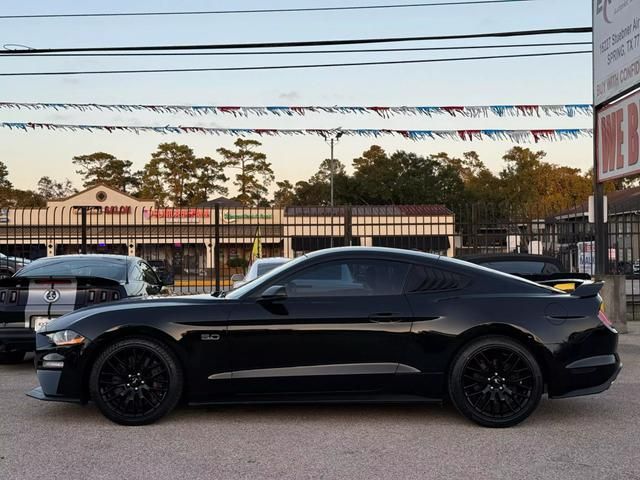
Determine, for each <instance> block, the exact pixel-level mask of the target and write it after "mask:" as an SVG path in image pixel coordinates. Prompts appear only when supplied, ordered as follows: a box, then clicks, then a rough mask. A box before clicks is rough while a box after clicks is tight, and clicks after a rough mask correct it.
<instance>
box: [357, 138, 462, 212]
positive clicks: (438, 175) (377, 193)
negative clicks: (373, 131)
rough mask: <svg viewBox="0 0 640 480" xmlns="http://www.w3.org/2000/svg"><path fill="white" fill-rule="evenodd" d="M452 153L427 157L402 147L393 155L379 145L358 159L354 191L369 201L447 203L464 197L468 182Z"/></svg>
mask: <svg viewBox="0 0 640 480" xmlns="http://www.w3.org/2000/svg"><path fill="white" fill-rule="evenodd" d="M450 160H451V159H449V157H448V155H447V154H445V153H440V154H437V155H432V156H430V157H423V156H420V155H416V154H415V153H409V152H404V151H402V150H400V151H397V152H395V153H394V154H393V155H391V156H389V155H387V153H386V152H385V151H384V150H383V149H382V148H380V147H379V146H377V145H373V146H372V147H371V148H370V149H369V150H367V151H365V152H364V153H363V154H362V156H361V157H359V158H356V159H354V161H353V166H354V169H355V172H354V175H353V185H352V191H353V192H355V195H356V198H358V199H360V200H361V202H364V203H369V204H378V205H387V204H402V203H405V204H421V203H422V204H425V203H426V204H433V203H437V204H446V205H448V206H454V205H455V204H457V203H458V202H459V201H460V199H461V198H462V194H463V191H464V184H463V182H462V180H461V178H460V176H459V174H458V171H457V170H456V169H455V168H454V167H453V166H452V165H451V162H450Z"/></svg>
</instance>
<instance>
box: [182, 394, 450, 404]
mask: <svg viewBox="0 0 640 480" xmlns="http://www.w3.org/2000/svg"><path fill="white" fill-rule="evenodd" d="M442 403H443V399H441V398H426V397H421V396H419V395H394V394H377V395H313V396H309V395H296V396H293V395H292V396H290V397H287V398H283V397H281V396H271V395H269V396H266V395H265V396H260V397H241V398H238V397H221V398H219V399H215V400H210V401H206V402H189V403H188V405H191V406H207V405H340V404H344V405H347V404H358V405H376V404H378V405H379V404H382V405H384V404H386V405H393V404H398V405H407V404H409V405H411V404H413V405H432V404H442Z"/></svg>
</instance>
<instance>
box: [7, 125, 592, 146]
mask: <svg viewBox="0 0 640 480" xmlns="http://www.w3.org/2000/svg"><path fill="white" fill-rule="evenodd" d="M0 128H7V129H9V130H18V131H23V132H31V131H34V130H40V131H62V132H86V133H95V132H105V133H116V132H120V133H122V132H128V133H135V134H140V133H160V134H163V135H170V134H186V133H199V134H204V135H217V136H220V135H229V136H233V137H246V136H250V135H257V136H259V137H281V136H301V135H306V136H317V137H323V138H327V137H328V136H333V135H336V134H338V133H339V134H341V135H344V136H350V137H369V138H379V137H383V136H394V137H404V138H406V139H408V140H438V139H444V140H454V141H466V142H471V141H482V140H493V141H508V142H514V143H530V142H535V143H538V142H540V141H550V142H553V141H563V140H575V139H578V138H583V137H591V136H592V135H593V130H592V129H590V128H570V129H545V130H500V129H497V130H390V129H379V128H358V129H340V128H337V129H336V128H334V129H318V128H306V129H282V128H281V129H277V128H217V127H215V128H214V127H191V126H183V125H178V126H170V125H164V126H142V125H80V124H61V123H34V122H0Z"/></svg>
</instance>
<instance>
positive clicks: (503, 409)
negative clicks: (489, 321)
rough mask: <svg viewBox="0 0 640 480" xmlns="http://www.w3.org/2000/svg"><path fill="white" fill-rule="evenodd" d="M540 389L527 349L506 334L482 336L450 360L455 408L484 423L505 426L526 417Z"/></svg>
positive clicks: (530, 411) (451, 389)
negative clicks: (453, 359)
mask: <svg viewBox="0 0 640 480" xmlns="http://www.w3.org/2000/svg"><path fill="white" fill-rule="evenodd" d="M542 391H543V379H542V373H541V371H540V367H539V366H538V364H537V362H536V360H535V358H534V357H533V355H531V353H530V352H529V351H528V350H527V349H526V348H525V347H524V346H522V345H521V344H519V343H518V342H516V341H514V340H512V339H510V338H507V337H498V336H495V337H483V338H480V339H478V340H476V341H474V342H472V343H471V344H470V345H468V346H467V347H465V348H463V350H462V351H461V352H460V354H459V355H458V356H457V357H456V360H455V361H454V364H453V368H452V369H451V372H450V378H449V393H450V396H451V399H452V400H453V403H454V404H455V406H456V407H457V408H458V410H459V411H460V412H461V413H462V414H463V415H465V416H466V417H467V418H469V419H471V420H473V421H475V422H476V423H479V424H480V425H484V426H487V427H509V426H513V425H516V424H518V423H520V422H522V421H523V420H524V419H526V418H527V417H528V416H529V415H530V414H531V413H532V412H533V411H534V410H535V408H536V407H537V405H538V403H539V401H540V397H541V396H542Z"/></svg>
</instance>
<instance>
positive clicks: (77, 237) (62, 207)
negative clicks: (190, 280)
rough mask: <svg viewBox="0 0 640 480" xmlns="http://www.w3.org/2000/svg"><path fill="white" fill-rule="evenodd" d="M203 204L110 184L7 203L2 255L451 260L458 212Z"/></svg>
mask: <svg viewBox="0 0 640 480" xmlns="http://www.w3.org/2000/svg"><path fill="white" fill-rule="evenodd" d="M216 203H217V206H211V205H213V203H212V202H208V203H207V204H206V205H207V206H203V207H198V208H158V207H157V206H156V204H155V203H154V202H153V201H149V200H141V199H138V198H134V197H131V196H129V195H127V194H125V193H123V192H119V191H117V190H113V189H111V188H109V187H106V186H103V185H97V186H94V187H92V188H89V189H87V190H85V191H83V192H81V193H78V194H76V195H74V196H72V197H69V198H66V199H62V200H55V201H49V202H48V204H47V207H46V208H39V209H2V210H1V211H0V251H2V252H3V253H5V254H8V255H16V256H24V257H28V258H32V259H33V258H38V257H43V256H53V255H61V254H68V253H78V252H79V251H81V250H82V248H83V245H84V246H86V251H87V252H89V253H118V254H127V255H138V256H142V257H145V258H148V259H159V260H165V261H166V262H167V263H168V264H169V265H171V266H172V268H173V269H174V270H175V271H176V272H183V271H184V272H189V271H207V270H210V269H213V268H214V265H215V259H214V257H215V251H216V245H217V246H218V251H219V261H220V265H227V264H228V263H229V261H230V260H231V259H234V258H239V259H240V258H245V259H246V258H248V257H249V255H250V252H251V248H252V245H253V243H254V241H255V239H256V238H258V239H259V241H260V242H261V243H262V249H263V256H276V255H277V256H286V257H295V256H297V255H300V254H302V253H305V252H309V251H313V250H318V249H321V248H327V247H331V246H342V245H366V246H390V247H398V248H408V249H418V250H422V251H427V252H434V253H440V254H446V255H449V256H453V254H454V250H453V246H454V216H453V213H452V212H451V211H450V210H448V209H447V208H445V207H444V206H442V205H414V206H358V207H350V208H344V207H335V208H331V207H288V208H246V207H242V206H236V205H235V204H234V203H233V202H230V201H226V199H221V201H220V202H216Z"/></svg>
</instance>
